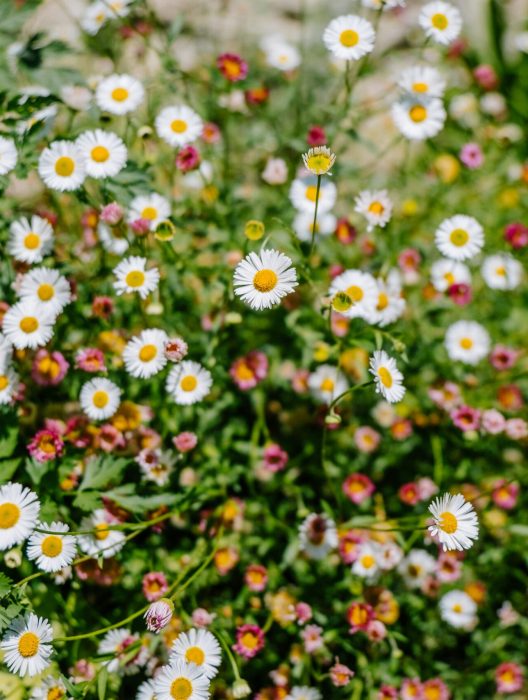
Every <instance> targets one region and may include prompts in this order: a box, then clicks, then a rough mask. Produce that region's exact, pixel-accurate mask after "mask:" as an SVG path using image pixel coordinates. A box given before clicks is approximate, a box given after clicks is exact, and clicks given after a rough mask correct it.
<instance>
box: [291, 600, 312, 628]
mask: <svg viewBox="0 0 528 700" xmlns="http://www.w3.org/2000/svg"><path fill="white" fill-rule="evenodd" d="M295 615H296V617H297V622H298V623H299V624H300V625H304V624H306V623H307V622H308V620H311V619H312V608H311V606H310V605H308V603H303V602H302V601H301V602H300V603H297V605H296V606H295Z"/></svg>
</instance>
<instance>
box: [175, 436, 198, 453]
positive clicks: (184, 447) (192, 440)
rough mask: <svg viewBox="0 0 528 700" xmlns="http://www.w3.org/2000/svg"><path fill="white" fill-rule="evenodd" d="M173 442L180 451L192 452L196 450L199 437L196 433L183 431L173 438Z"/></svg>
mask: <svg viewBox="0 0 528 700" xmlns="http://www.w3.org/2000/svg"><path fill="white" fill-rule="evenodd" d="M172 444H173V445H174V447H175V448H176V449H177V450H178V452H183V453H185V452H190V451H191V450H194V448H195V447H196V445H197V444H198V438H197V437H196V435H195V433H190V432H187V431H185V432H183V433H180V434H179V435H176V436H175V437H173V438H172Z"/></svg>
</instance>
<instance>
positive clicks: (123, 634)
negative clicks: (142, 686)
mask: <svg viewBox="0 0 528 700" xmlns="http://www.w3.org/2000/svg"><path fill="white" fill-rule="evenodd" d="M139 639H140V638H139V636H138V635H137V634H133V633H132V632H131V631H130V630H129V629H127V628H126V627H120V628H119V629H114V630H110V631H109V632H107V633H106V634H105V636H104V637H103V638H102V639H101V641H100V643H99V646H98V648H97V653H98V654H114V658H113V659H110V660H109V661H105V662H104V666H106V668H107V669H108V672H109V673H119V674H120V675H127V676H128V675H132V674H134V673H137V672H138V671H139V668H140V666H143V665H144V663H145V662H146V660H147V650H146V647H145V646H143V645H141V646H140V647H139V649H138V650H137V652H136V653H135V654H134V652H131V651H130V647H131V646H132V645H133V644H136V643H137V642H138V641H139Z"/></svg>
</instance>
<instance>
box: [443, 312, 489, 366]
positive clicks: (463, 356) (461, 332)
mask: <svg viewBox="0 0 528 700" xmlns="http://www.w3.org/2000/svg"><path fill="white" fill-rule="evenodd" d="M444 343H445V347H446V350H447V354H448V355H449V357H450V359H451V360H460V361H461V362H465V363H466V364H467V365H476V364H478V363H479V362H480V361H481V360H483V359H484V358H485V357H486V355H487V354H488V352H489V349H490V343H491V341H490V337H489V334H488V331H487V330H486V329H485V328H484V326H481V325H480V323H477V322H476V321H456V323H453V324H451V325H450V326H449V328H448V329H447V332H446V335H445V341H444Z"/></svg>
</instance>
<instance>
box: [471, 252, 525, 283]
mask: <svg viewBox="0 0 528 700" xmlns="http://www.w3.org/2000/svg"><path fill="white" fill-rule="evenodd" d="M481 273H482V277H483V278H484V282H485V283H486V284H487V285H488V287H490V288H491V289H500V290H509V289H515V287H518V286H519V283H520V281H521V278H522V274H523V268H522V265H521V263H520V262H519V261H518V260H516V259H515V258H514V257H512V256H511V255H503V254H499V255H490V256H488V257H487V258H485V259H484V262H483V263H482V269H481Z"/></svg>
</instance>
